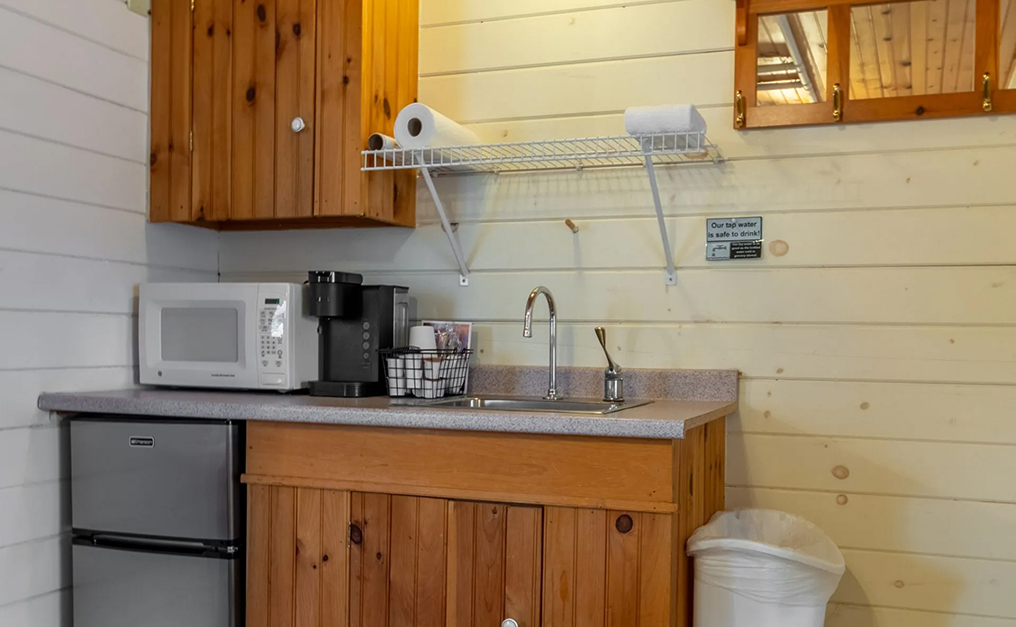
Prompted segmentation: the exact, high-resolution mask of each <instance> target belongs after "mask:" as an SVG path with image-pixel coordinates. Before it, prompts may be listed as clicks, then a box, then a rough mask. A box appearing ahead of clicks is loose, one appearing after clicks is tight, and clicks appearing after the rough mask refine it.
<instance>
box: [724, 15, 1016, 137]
mask: <svg viewBox="0 0 1016 627" xmlns="http://www.w3.org/2000/svg"><path fill="white" fill-rule="evenodd" d="M1010 9H1013V0H893V1H891V2H880V3H872V2H863V1H857V0H738V3H737V19H736V25H735V33H736V35H735V36H736V42H735V43H736V46H735V64H736V68H735V93H734V99H735V107H734V109H735V110H734V126H735V128H742V129H746V128H760V127H772V126H793V125H803V124H836V123H846V122H874V121H881V120H904V119H921V118H936V117H952V116H963V115H985V114H990V113H998V112H1005V111H1014V110H1016V97H1013V96H1012V95H1010V94H1011V92H1010V93H1006V91H1005V90H1006V89H1008V87H1009V85H1013V87H1016V84H1014V83H1013V80H1014V77H1013V74H1012V65H1013V64H1012V58H1013V55H1014V51H1013V48H1014V46H1016V9H1014V10H1013V11H1012V12H1010ZM1007 22H1012V24H1011V25H1009V26H1007ZM1008 33H1011V34H1008ZM1007 58H1008V62H1007V61H1006V59H1007ZM1000 61H1001V62H1000Z"/></svg>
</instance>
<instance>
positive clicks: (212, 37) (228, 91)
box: [153, 0, 233, 221]
mask: <svg viewBox="0 0 1016 627" xmlns="http://www.w3.org/2000/svg"><path fill="white" fill-rule="evenodd" d="M232 31H233V0H203V1H202V2H196V3H195V5H194V44H193V45H194V59H193V72H194V76H193V83H194V87H193V103H192V108H193V129H194V152H193V154H192V165H193V171H192V179H193V181H192V184H193V189H192V197H193V209H192V218H193V219H194V220H209V221H217V220H225V219H228V218H229V215H230V205H231V197H232V191H233V190H232V187H233V186H232V181H231V180H230V175H231V173H232V170H233V169H232V158H233V146H232V142H233V106H232V103H233V86H232V85H233V74H232V72H233V57H232V54H233V49H232V43H233V38H232ZM154 75H155V70H154V68H153V76H154Z"/></svg>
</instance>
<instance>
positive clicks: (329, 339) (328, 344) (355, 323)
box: [304, 271, 410, 398]
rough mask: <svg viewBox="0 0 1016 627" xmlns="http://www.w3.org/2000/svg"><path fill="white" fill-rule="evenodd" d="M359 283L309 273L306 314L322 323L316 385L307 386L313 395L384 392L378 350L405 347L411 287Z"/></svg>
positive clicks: (351, 277) (350, 277)
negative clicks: (318, 378)
mask: <svg viewBox="0 0 1016 627" xmlns="http://www.w3.org/2000/svg"><path fill="white" fill-rule="evenodd" d="M362 283H363V276H362V275H359V274H350V273H345V272H328V271H314V272H310V273H309V278H308V282H307V290H306V294H307V305H306V308H305V309H304V311H306V312H307V313H308V314H309V315H311V316H316V317H318V318H320V323H319V325H318V342H319V343H320V348H319V354H320V366H319V377H320V380H319V381H312V382H311V383H310V393H311V395H312V396H337V397H346V398H353V397H361V396H382V395H385V394H387V393H388V389H387V383H386V382H385V371H384V363H383V361H382V359H381V356H380V355H378V350H382V349H386V348H398V347H400V346H406V345H407V344H408V343H409V314H410V311H409V288H406V287H398V286H395V285H362Z"/></svg>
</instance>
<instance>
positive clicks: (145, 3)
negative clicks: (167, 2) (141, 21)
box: [127, 0, 152, 17]
mask: <svg viewBox="0 0 1016 627" xmlns="http://www.w3.org/2000/svg"><path fill="white" fill-rule="evenodd" d="M151 8H152V0H127V9H128V10H129V11H133V12H134V13H137V14H138V15H144V16H145V17H148V12H149V10H150V9H151Z"/></svg>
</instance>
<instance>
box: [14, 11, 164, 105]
mask: <svg viewBox="0 0 1016 627" xmlns="http://www.w3.org/2000/svg"><path fill="white" fill-rule="evenodd" d="M101 1H102V0H90V1H89V2H83V3H80V4H84V5H92V4H98V3H99V2H101ZM41 4H45V3H41ZM85 10H87V9H85ZM145 26H147V25H145ZM136 28H137V27H135V29H136ZM146 30H147V28H146ZM135 32H137V30H135ZM146 39H147V34H146ZM0 59H2V60H3V65H4V66H5V67H7V68H9V69H12V70H16V71H18V72H23V73H25V74H29V75H32V76H35V77H38V78H42V79H45V80H47V81H50V82H53V83H57V84H59V85H63V86H65V87H69V88H71V89H75V90H77V91H81V92H84V93H86V94H89V95H92V96H96V97H99V98H102V99H104V100H110V101H112V102H115V103H117V104H120V105H123V106H125V107H130V108H131V109H135V110H137V111H142V112H144V111H147V110H148V68H147V63H146V61H145V60H143V59H138V58H133V57H129V56H127V55H124V54H123V53H120V52H117V51H115V50H111V49H109V48H107V47H105V46H103V45H100V44H96V43H93V42H91V41H87V40H85V39H82V38H81V37H79V36H77V35H74V34H72V33H70V32H67V31H66V30H62V29H60V28H55V27H53V26H49V25H47V24H44V23H42V22H40V21H38V20H35V19H31V18H29V17H25V16H23V15H20V14H18V13H15V12H13V11H4V12H3V15H2V16H0Z"/></svg>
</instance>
